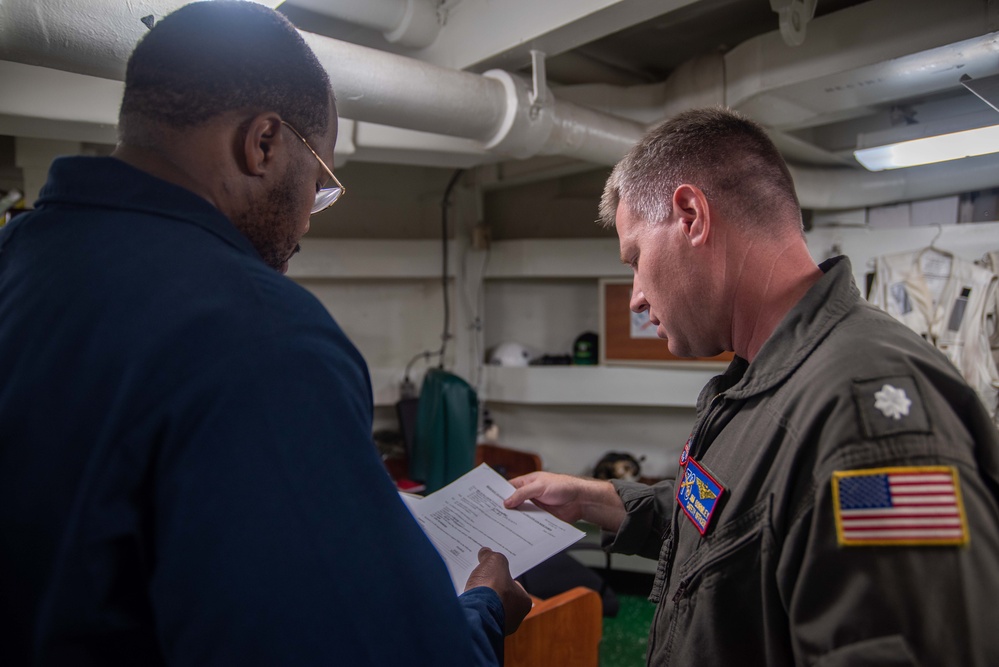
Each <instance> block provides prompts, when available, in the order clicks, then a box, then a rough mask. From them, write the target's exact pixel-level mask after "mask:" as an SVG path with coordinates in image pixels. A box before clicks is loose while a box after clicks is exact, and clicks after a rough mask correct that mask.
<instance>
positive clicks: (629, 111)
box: [0, 0, 999, 209]
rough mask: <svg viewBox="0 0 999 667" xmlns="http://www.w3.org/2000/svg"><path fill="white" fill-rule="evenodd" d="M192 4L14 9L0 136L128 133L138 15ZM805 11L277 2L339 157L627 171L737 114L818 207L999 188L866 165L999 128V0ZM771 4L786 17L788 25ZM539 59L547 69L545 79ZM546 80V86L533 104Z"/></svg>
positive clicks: (438, 1)
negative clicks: (981, 87) (124, 77)
mask: <svg viewBox="0 0 999 667" xmlns="http://www.w3.org/2000/svg"><path fill="white" fill-rule="evenodd" d="M180 4H182V2H179V1H171V0H129V1H128V2H126V1H125V0H74V1H73V2H66V0H4V1H3V2H2V3H0V80H2V81H4V85H3V86H2V87H3V89H4V90H15V89H16V90H17V91H18V92H17V94H16V95H7V94H4V95H2V96H0V134H2V135H12V136H34V137H44V138H54V139H71V140H75V141H89V142H112V141H113V136H114V133H113V123H114V119H115V116H116V113H117V97H118V96H120V90H121V88H120V86H121V84H120V83H118V81H117V79H119V78H120V76H121V72H122V71H123V68H124V59H125V58H126V57H127V53H128V51H129V50H130V48H131V45H132V44H134V41H135V40H136V39H138V37H140V36H141V34H142V32H143V31H144V30H145V28H144V27H143V26H142V25H141V24H139V22H138V18H139V17H140V16H142V15H145V14H146V13H151V14H153V15H162V14H163V13H165V12H166V11H169V10H170V9H171V8H172V7H176V6H178V5H180ZM807 5H808V0H770V2H767V0H287V2H285V3H284V5H282V6H281V7H280V8H279V11H282V12H284V13H285V14H286V15H287V16H288V17H289V18H290V19H291V20H292V21H293V22H294V23H295V24H296V25H297V26H298V27H299V28H300V29H301V30H302V31H303V32H304V33H306V37H307V39H308V40H309V43H310V44H311V45H312V46H313V48H314V49H315V50H316V51H317V54H319V56H320V60H321V61H322V62H323V63H324V65H325V66H326V67H327V69H328V70H329V72H330V76H331V80H332V81H333V84H334V88H335V89H336V92H337V96H338V104H339V110H340V112H341V115H342V116H343V117H344V118H346V119H350V120H353V121H355V122H349V121H348V122H345V123H343V126H342V131H341V138H340V141H339V143H338V147H337V156H338V163H340V164H342V163H344V162H348V161H368V162H387V163H397V164H422V165H428V166H447V167H459V166H460V167H472V166H479V165H491V164H495V163H498V162H504V163H508V164H510V165H520V164H522V163H523V164H525V165H532V164H536V165H539V167H538V168H536V169H531V168H528V167H525V168H512V169H507V170H504V173H511V174H512V173H518V170H519V173H528V172H529V173H530V174H531V178H534V179H537V178H544V177H546V176H555V175H562V174H565V173H569V172H572V171H582V170H585V169H591V168H593V166H595V165H607V164H612V163H613V162H614V161H616V159H618V158H619V157H620V156H621V155H622V154H623V152H624V151H625V150H627V147H628V146H629V145H630V144H631V143H632V142H633V141H634V140H635V139H636V138H637V137H638V136H641V133H642V132H643V131H644V129H645V128H646V127H647V126H648V125H650V124H652V123H654V122H656V121H658V120H660V119H662V118H664V117H667V116H669V115H671V114H673V113H675V112H677V111H679V110H681V109H684V108H689V107H692V106H700V105H704V104H727V105H729V106H732V107H735V108H737V109H740V110H742V111H744V112H745V113H747V114H749V115H750V116H752V117H754V118H756V119H757V120H758V121H760V122H761V123H763V124H764V125H765V126H767V127H768V128H770V129H771V131H772V136H773V137H774V139H775V140H776V141H777V143H778V146H779V147H780V148H781V150H782V152H783V153H784V154H785V156H786V157H787V159H788V161H789V162H790V163H791V164H792V166H793V167H794V175H795V179H796V183H797V184H798V187H799V191H800V193H801V194H802V201H803V204H804V205H805V206H806V208H816V209H830V208H849V207H854V206H866V205H876V204H880V203H888V202H890V201H898V200H905V199H917V198H923V197H930V196H940V195H944V194H951V193H956V192H963V191H968V190H975V189H986V188H991V187H996V186H999V161H997V160H996V158H994V157H984V158H970V159H965V160H961V161H956V162H951V163H948V164H947V165H945V166H943V167H920V168H914V169H908V170H899V171H898V172H882V173H878V174H870V173H868V172H865V171H863V170H862V169H860V168H859V167H858V166H857V164H856V162H855V161H854V160H853V157H852V150H853V149H854V148H855V146H856V145H857V141H858V137H859V136H860V135H861V134H865V133H873V132H891V131H893V130H894V129H901V128H906V127H909V129H910V131H911V126H912V125H917V124H922V123H935V122H939V121H941V120H945V121H947V122H949V123H965V124H978V125H980V124H990V123H995V122H999V115H997V114H999V112H996V111H995V110H994V109H992V108H990V107H989V106H988V105H987V104H986V103H985V102H983V101H982V100H981V99H979V98H978V97H976V96H975V95H974V94H972V93H971V92H970V91H969V90H968V89H967V88H966V87H965V86H963V85H962V84H961V81H960V78H961V76H962V75H968V76H970V77H972V79H974V80H979V81H980V80H981V79H983V78H986V77H993V76H997V75H999V33H997V32H996V31H997V30H999V0H867V1H866V2H865V1H862V0H817V4H816V5H815V15H814V18H811V20H799V21H797V22H796V23H795V22H793V21H791V20H790V18H791V17H790V15H789V14H787V13H788V12H791V13H793V12H794V11H804V12H805V18H806V19H807V13H808V11H807V10H808V7H807ZM774 6H776V7H777V8H778V9H780V8H781V7H782V6H784V7H785V14H786V15H788V16H789V18H788V19H787V20H785V23H784V30H783V32H782V30H781V19H780V15H779V14H778V13H777V12H775V11H774V9H773V7H774ZM39 7H41V9H42V10H43V11H39ZM799 18H800V16H799ZM795 26H797V29H795ZM795 42H800V43H798V44H796V45H795V44H794V43H795ZM532 50H535V51H539V52H543V54H544V56H543V58H542V57H541V55H540V54H539V55H537V56H535V57H536V60H537V63H539V64H540V63H541V62H543V63H544V67H543V70H542V68H540V67H538V68H535V69H533V70H532V65H531V62H532V56H531V51H532ZM490 70H492V72H491V73H490V74H489V75H487V76H486V77H483V76H482V74H483V73H485V72H487V71H490ZM498 70H499V71H502V72H506V73H508V74H512V75H513V77H510V76H508V75H507V74H503V73H502V72H498V73H497V71H498ZM542 71H543V73H544V75H545V77H544V79H545V80H546V81H547V84H548V87H547V88H545V87H543V86H542V87H540V88H538V90H539V91H540V95H539V96H535V95H534V82H533V81H532V73H533V74H534V75H535V77H536V78H537V77H538V76H539V75H540V74H542ZM532 106H534V107H535V108H534V110H533V112H532V110H531V107H532ZM525 160H526V161H527V162H523V161H525Z"/></svg>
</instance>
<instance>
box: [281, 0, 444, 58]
mask: <svg viewBox="0 0 999 667" xmlns="http://www.w3.org/2000/svg"><path fill="white" fill-rule="evenodd" d="M289 4H292V5H294V6H295V7H301V8H302V9H308V10H310V11H313V12H316V13H318V14H323V15H325V16H329V17H331V18H334V19H338V20H340V21H345V22H347V23H353V24H355V25H359V26H364V27H365V28H371V29H372V30H377V31H379V32H381V33H382V34H384V35H385V39H387V40H388V41H389V42H392V43H393V44H398V45H400V46H405V47H409V48H412V49H422V48H425V47H427V46H430V45H431V44H433V43H434V40H436V39H437V35H438V34H439V33H440V29H441V25H440V21H439V20H438V17H437V7H436V6H435V4H434V1H433V0H292V2H290V3H289Z"/></svg>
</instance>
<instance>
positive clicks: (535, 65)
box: [527, 49, 548, 120]
mask: <svg viewBox="0 0 999 667" xmlns="http://www.w3.org/2000/svg"><path fill="white" fill-rule="evenodd" d="M547 78H548V77H547V73H546V72H545V52H544V51H538V50H536V49H531V83H532V84H533V87H534V89H533V90H532V91H531V92H530V93H528V95H527V99H528V101H529V102H530V103H531V111H530V115H531V120H535V119H537V117H538V115H539V114H540V113H541V109H542V108H543V107H544V105H545V102H547V101H548V98H547V95H548V81H547Z"/></svg>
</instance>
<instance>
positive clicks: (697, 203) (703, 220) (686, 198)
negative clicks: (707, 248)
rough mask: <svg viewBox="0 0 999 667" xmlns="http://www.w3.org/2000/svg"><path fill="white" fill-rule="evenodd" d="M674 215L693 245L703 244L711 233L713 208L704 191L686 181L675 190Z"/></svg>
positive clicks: (688, 240)
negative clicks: (709, 204)
mask: <svg viewBox="0 0 999 667" xmlns="http://www.w3.org/2000/svg"><path fill="white" fill-rule="evenodd" d="M673 215H674V217H675V218H676V220H677V222H678V223H679V224H680V229H681V231H682V232H683V235H684V238H686V239H687V242H688V243H690V245H691V246H692V247H697V246H702V245H704V244H705V243H707V241H708V235H709V234H710V233H711V208H710V206H708V198H707V197H706V196H705V195H704V191H703V190H701V189H700V188H699V187H697V186H695V185H690V184H687V183H684V184H682V185H680V187H678V188H677V189H676V191H675V192H673Z"/></svg>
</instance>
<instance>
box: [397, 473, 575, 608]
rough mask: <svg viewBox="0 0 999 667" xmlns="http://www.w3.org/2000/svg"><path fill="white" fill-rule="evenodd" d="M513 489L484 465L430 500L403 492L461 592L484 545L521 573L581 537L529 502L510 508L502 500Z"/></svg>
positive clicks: (511, 569)
mask: <svg viewBox="0 0 999 667" xmlns="http://www.w3.org/2000/svg"><path fill="white" fill-rule="evenodd" d="M513 491H514V489H513V486H511V485H510V483H509V482H507V481H506V480H505V479H503V477H501V476H500V475H499V474H498V473H497V472H496V471H494V470H493V469H492V468H490V467H489V466H488V465H486V464H485V463H483V464H482V465H480V466H479V467H478V468H475V469H474V470H472V471H471V472H468V473H466V474H465V475H464V476H462V477H460V478H458V479H457V480H455V481H454V482H452V483H451V484H448V485H447V486H445V487H444V488H443V489H441V490H439V491H437V492H435V493H432V494H430V495H429V496H427V497H426V498H415V497H413V496H404V499H405V500H406V504H407V505H408V506H409V509H410V511H411V512H412V513H413V516H414V517H416V520H417V521H418V522H419V523H420V526H421V527H422V528H423V532H425V533H426V534H427V537H429V538H430V541H431V542H432V543H433V545H434V547H436V548H437V551H438V552H440V554H441V557H443V559H444V563H445V564H446V565H447V569H448V572H450V573H451V581H452V582H453V583H454V587H455V590H457V591H458V592H459V593H460V592H462V591H463V590H465V582H466V581H468V575H469V574H471V572H472V570H473V569H475V566H476V565H478V564H479V559H478V553H479V549H480V548H482V547H489V548H490V549H492V550H493V551H496V552H498V553H501V554H503V555H504V556H506V557H507V560H509V561H510V574H511V575H512V576H514V577H518V576H520V575H521V574H523V573H524V572H526V571H527V570H529V569H531V568H532V567H534V566H535V565H537V564H538V563H541V562H542V561H545V560H547V559H548V558H550V557H551V556H554V555H555V554H556V553H558V552H560V551H562V550H563V549H565V548H566V547H568V546H569V545H571V544H573V543H574V542H576V541H577V540H579V539H581V538H582V537H583V535H584V533H583V532H582V531H580V530H577V529H576V528H574V527H573V526H571V525H569V524H568V523H566V522H564V521H562V520H560V519H556V518H555V517H554V516H552V515H551V514H549V513H548V512H546V511H544V510H542V509H540V508H538V507H537V506H535V505H534V504H533V503H531V502H529V501H528V502H526V503H524V504H523V505H522V506H521V507H520V508H518V509H515V510H508V509H506V508H505V507H503V500H504V499H505V498H508V497H509V496H510V494H512V493H513Z"/></svg>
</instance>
